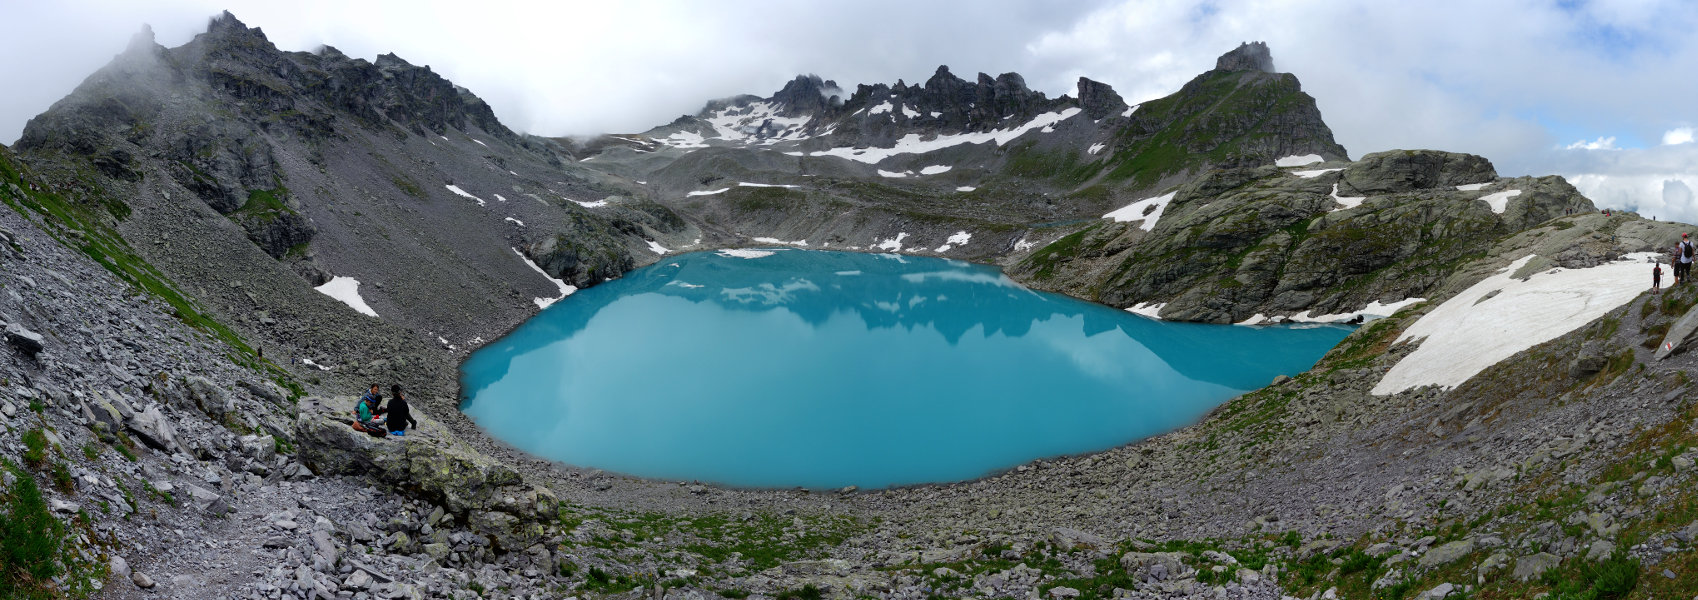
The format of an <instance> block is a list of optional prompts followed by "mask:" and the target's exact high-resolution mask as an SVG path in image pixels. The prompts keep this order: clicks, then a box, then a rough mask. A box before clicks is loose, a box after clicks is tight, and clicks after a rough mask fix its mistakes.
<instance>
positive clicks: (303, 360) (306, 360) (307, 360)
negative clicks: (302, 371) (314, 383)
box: [301, 358, 330, 371]
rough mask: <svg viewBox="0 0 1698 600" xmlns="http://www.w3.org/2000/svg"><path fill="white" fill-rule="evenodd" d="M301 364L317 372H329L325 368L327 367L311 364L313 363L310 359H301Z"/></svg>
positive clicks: (327, 368) (328, 368)
mask: <svg viewBox="0 0 1698 600" xmlns="http://www.w3.org/2000/svg"><path fill="white" fill-rule="evenodd" d="M301 364H303V365H306V366H309V367H314V368H316V369H318V370H320V371H329V370H330V367H327V366H324V365H321V364H318V363H315V362H313V361H312V359H310V358H303V359H301Z"/></svg>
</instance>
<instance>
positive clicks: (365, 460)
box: [295, 396, 554, 549]
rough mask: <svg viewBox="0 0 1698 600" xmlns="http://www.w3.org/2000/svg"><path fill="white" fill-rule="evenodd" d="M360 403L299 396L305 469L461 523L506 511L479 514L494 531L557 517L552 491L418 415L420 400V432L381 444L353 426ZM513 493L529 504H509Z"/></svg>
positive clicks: (298, 434)
mask: <svg viewBox="0 0 1698 600" xmlns="http://www.w3.org/2000/svg"><path fill="white" fill-rule="evenodd" d="M357 401H358V398H353V396H336V398H321V396H309V398H304V399H301V403H299V416H297V418H295V439H297V444H299V449H301V462H302V464H306V466H307V467H311V469H312V471H314V473H318V474H348V476H363V478H370V479H372V481H374V483H379V484H385V486H394V488H397V490H404V491H408V493H414V495H418V496H419V498H423V500H428V501H431V503H436V505H440V507H443V508H447V510H448V512H450V513H452V515H455V517H457V518H474V517H475V515H481V513H486V512H491V510H499V512H504V513H506V517H487V515H486V517H477V518H486V520H489V518H496V520H499V522H501V524H503V527H501V529H503V530H501V532H492V534H503V535H506V530H511V529H521V527H520V522H521V520H526V522H535V520H537V518H554V500H552V498H554V495H552V493H548V491H547V490H537V488H535V486H528V484H525V483H523V481H521V478H520V474H518V473H514V471H513V469H511V467H508V466H504V464H501V462H498V461H496V459H492V457H489V456H484V454H482V452H477V450H475V449H472V447H470V445H467V444H465V442H460V440H458V439H457V437H455V433H453V432H450V430H448V428H445V427H443V425H441V423H440V422H436V420H435V418H431V416H430V415H426V413H424V411H421V410H419V408H418V403H414V408H413V416H414V418H416V420H418V422H419V427H418V428H413V430H408V435H406V437H382V439H379V437H372V435H368V433H363V432H357V430H353V428H351V427H350V423H351V422H353V416H351V410H353V406H355V403H357ZM509 496H514V498H525V501H523V503H518V505H516V503H509V501H506V500H508V498H509ZM509 525H511V527H509ZM523 546H528V544H523ZM523 546H518V547H520V549H523Z"/></svg>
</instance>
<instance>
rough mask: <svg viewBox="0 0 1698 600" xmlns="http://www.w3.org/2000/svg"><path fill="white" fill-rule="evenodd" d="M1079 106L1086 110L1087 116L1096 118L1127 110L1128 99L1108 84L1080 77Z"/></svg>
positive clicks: (1092, 118)
mask: <svg viewBox="0 0 1698 600" xmlns="http://www.w3.org/2000/svg"><path fill="white" fill-rule="evenodd" d="M1079 108H1082V109H1084V110H1085V116H1086V117H1089V118H1090V119H1091V120H1096V119H1101V118H1103V117H1107V116H1109V115H1116V114H1120V113H1122V112H1125V111H1126V108H1127V106H1126V100H1125V99H1123V98H1121V97H1120V94H1118V93H1116V92H1115V91H1114V88H1112V87H1109V85H1108V84H1106V83H1103V82H1101V81H1092V80H1090V79H1088V78H1085V77H1080V78H1079Z"/></svg>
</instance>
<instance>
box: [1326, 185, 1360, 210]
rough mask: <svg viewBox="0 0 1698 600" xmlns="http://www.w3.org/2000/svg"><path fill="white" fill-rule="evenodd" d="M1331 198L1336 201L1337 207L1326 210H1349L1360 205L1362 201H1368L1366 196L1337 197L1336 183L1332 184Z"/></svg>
mask: <svg viewBox="0 0 1698 600" xmlns="http://www.w3.org/2000/svg"><path fill="white" fill-rule="evenodd" d="M1332 199H1333V201H1334V202H1337V203H1338V208H1335V209H1332V210H1330V211H1328V212H1338V211H1341V210H1349V209H1352V208H1356V207H1358V206H1361V205H1362V203H1363V202H1367V201H1368V197H1367V196H1349V197H1342V198H1341V197H1339V195H1338V184H1336V183H1335V184H1332Z"/></svg>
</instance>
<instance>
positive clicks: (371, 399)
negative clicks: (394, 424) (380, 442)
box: [354, 383, 389, 437]
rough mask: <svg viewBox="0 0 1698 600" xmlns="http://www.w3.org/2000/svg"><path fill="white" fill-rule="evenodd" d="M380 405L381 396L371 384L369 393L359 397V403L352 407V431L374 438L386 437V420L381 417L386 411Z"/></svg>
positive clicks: (374, 385) (381, 401) (375, 385)
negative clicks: (361, 432)
mask: <svg viewBox="0 0 1698 600" xmlns="http://www.w3.org/2000/svg"><path fill="white" fill-rule="evenodd" d="M382 403H383V395H382V394H379V393H377V384H375V383H374V384H371V391H368V392H366V394H365V395H364V396H360V401H359V402H358V403H356V404H355V405H354V429H358V430H360V431H364V432H366V433H369V434H371V435H373V436H376V437H383V436H384V435H386V434H387V433H388V431H389V429H388V427H386V423H387V419H385V418H384V417H383V413H385V412H387V411H386V409H384V408H383V406H382Z"/></svg>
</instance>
